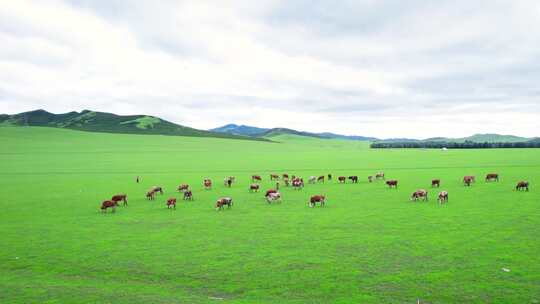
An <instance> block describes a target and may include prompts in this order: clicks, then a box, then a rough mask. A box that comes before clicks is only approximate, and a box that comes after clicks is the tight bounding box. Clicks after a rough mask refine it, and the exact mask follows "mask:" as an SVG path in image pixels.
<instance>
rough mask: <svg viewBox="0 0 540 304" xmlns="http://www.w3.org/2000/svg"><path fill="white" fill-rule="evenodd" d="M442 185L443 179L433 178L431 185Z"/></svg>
mask: <svg viewBox="0 0 540 304" xmlns="http://www.w3.org/2000/svg"><path fill="white" fill-rule="evenodd" d="M440 186H441V180H440V179H432V180H431V187H437V188H439V187H440Z"/></svg>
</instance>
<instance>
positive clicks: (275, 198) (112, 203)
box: [101, 172, 529, 212]
mask: <svg viewBox="0 0 540 304" xmlns="http://www.w3.org/2000/svg"><path fill="white" fill-rule="evenodd" d="M325 178H327V180H328V181H331V180H332V174H328V175H327V176H325V175H320V176H310V177H309V178H308V183H309V184H316V183H324V182H325ZM138 179H139V178H138V177H137V182H138ZM367 179H368V182H370V183H372V182H374V181H376V180H385V184H386V185H387V186H388V187H389V188H394V189H397V187H398V180H395V179H391V180H386V179H385V175H384V172H378V173H376V174H375V175H374V176H373V175H370V176H368V178H367ZM235 180H236V179H235V177H234V176H228V177H226V178H224V186H225V187H228V188H230V187H232V185H233V183H234V182H235ZM337 180H338V183H339V184H344V183H346V182H347V180H349V181H350V182H351V183H353V184H357V183H358V176H355V175H351V176H338V178H337ZM270 181H273V182H276V187H275V189H269V190H267V191H266V193H265V195H264V198H265V200H266V201H267V202H268V203H269V204H271V203H280V202H281V193H280V192H279V187H280V182H283V184H284V185H285V186H286V187H289V186H292V188H293V189H294V190H301V189H303V188H304V179H303V178H301V177H298V176H294V175H292V176H291V177H290V178H289V175H288V174H282V175H281V176H280V175H278V174H271V175H270ZM485 181H486V182H498V181H499V174H497V173H488V174H487V175H486V178H485ZM251 182H252V184H250V185H249V188H248V190H249V192H258V191H259V189H260V184H259V183H260V182H262V177H261V176H260V175H252V176H251ZM475 182H476V178H475V177H474V176H471V175H466V176H464V177H463V185H464V186H467V187H470V186H471V185H472V184H473V183H475ZM440 185H441V180H440V179H433V180H432V181H431V187H432V188H435V187H437V188H439V187H440ZM203 187H204V189H205V190H211V189H212V180H211V179H209V178H205V179H204V180H203ZM515 189H516V191H529V182H528V181H520V182H518V183H517V185H516V187H515ZM177 190H178V192H180V193H182V194H183V199H184V200H190V201H191V200H193V192H192V190H191V188H190V187H189V185H187V184H181V185H180V186H178V188H177ZM158 193H159V194H160V195H163V188H162V187H160V186H154V187H152V188H151V189H150V190H148V192H146V199H147V200H154V199H155V196H156V195H157V194H158ZM410 200H411V201H420V200H421V201H428V191H427V190H425V189H418V190H416V191H414V192H413V193H412V195H411V197H410ZM437 201H438V202H439V203H440V204H444V203H447V202H448V192H447V191H440V192H439V193H438V196H437ZM119 202H123V206H127V205H128V201H127V195H126V194H117V195H114V196H112V197H111V199H110V200H105V201H103V202H102V204H101V210H102V212H107V209H111V210H112V212H115V210H116V207H118V206H120V205H119ZM325 202H326V196H325V195H322V194H317V195H312V196H311V197H310V198H309V200H308V204H307V205H308V206H309V207H315V206H316V205H317V203H319V205H320V206H321V207H324V206H325ZM166 206H167V209H176V198H174V197H171V198H169V199H167V201H166ZM225 206H227V208H231V207H232V206H233V199H232V198H231V197H221V198H219V199H218V200H217V201H216V203H215V205H214V207H215V209H216V210H218V211H219V210H223V209H224V208H225Z"/></svg>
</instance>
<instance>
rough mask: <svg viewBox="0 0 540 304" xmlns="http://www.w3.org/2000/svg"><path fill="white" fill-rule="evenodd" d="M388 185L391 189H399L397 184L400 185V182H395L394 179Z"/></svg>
mask: <svg viewBox="0 0 540 304" xmlns="http://www.w3.org/2000/svg"><path fill="white" fill-rule="evenodd" d="M386 184H387V185H388V187H389V188H392V187H394V188H396V189H397V184H398V181H397V180H395V179H392V180H388V181H386Z"/></svg>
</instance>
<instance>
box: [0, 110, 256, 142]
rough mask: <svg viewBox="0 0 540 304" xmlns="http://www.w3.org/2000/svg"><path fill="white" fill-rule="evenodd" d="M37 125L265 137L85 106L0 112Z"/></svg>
mask: <svg viewBox="0 0 540 304" xmlns="http://www.w3.org/2000/svg"><path fill="white" fill-rule="evenodd" d="M2 125H3V126H37V127H54V128H66V129H74V130H81V131H91V132H107V133H128V134H160V135H177V136H195V137H218V138H234V139H248V140H266V139H264V138H257V137H249V136H242V135H233V134H229V133H219V132H211V131H205V130H198V129H194V128H190V127H185V126H181V125H177V124H175V123H172V122H169V121H166V120H163V119H161V118H157V117H154V116H147V115H128V116H123V115H115V114H111V113H105V112H94V111H90V110H84V111H82V112H69V113H64V114H53V113H50V112H47V111H45V110H35V111H30V112H24V113H19V114H15V115H7V114H0V126H2Z"/></svg>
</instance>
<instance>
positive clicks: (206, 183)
mask: <svg viewBox="0 0 540 304" xmlns="http://www.w3.org/2000/svg"><path fill="white" fill-rule="evenodd" d="M203 185H204V189H206V190H210V189H212V180H211V179H209V178H205V179H204V182H203Z"/></svg>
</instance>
